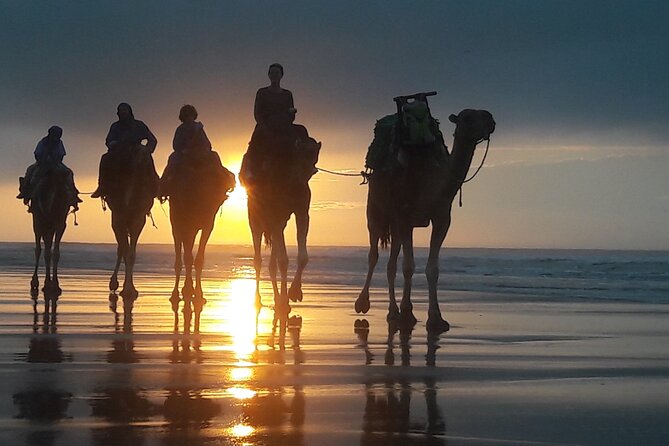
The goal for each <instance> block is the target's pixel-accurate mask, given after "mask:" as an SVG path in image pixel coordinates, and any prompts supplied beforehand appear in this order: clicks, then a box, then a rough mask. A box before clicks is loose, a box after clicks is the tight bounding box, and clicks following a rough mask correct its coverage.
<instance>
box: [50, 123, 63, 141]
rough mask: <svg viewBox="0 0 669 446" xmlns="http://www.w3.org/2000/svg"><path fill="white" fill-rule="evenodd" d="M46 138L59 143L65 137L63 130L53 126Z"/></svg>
mask: <svg viewBox="0 0 669 446" xmlns="http://www.w3.org/2000/svg"><path fill="white" fill-rule="evenodd" d="M46 136H47V138H48V139H50V140H51V141H58V140H59V139H60V138H62V136H63V129H61V128H60V127H58V126H57V125H52V126H51V127H49V131H48V133H47V135H46Z"/></svg>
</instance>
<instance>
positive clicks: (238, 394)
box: [227, 387, 258, 400]
mask: <svg viewBox="0 0 669 446" xmlns="http://www.w3.org/2000/svg"><path fill="white" fill-rule="evenodd" d="M227 392H228V393H229V394H230V395H232V396H233V397H234V398H236V399H238V400H248V399H250V398H253V397H254V396H256V393H258V392H256V391H255V390H251V389H247V388H244V387H231V388H229V389H228V390H227Z"/></svg>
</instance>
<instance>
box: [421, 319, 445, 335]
mask: <svg viewBox="0 0 669 446" xmlns="http://www.w3.org/2000/svg"><path fill="white" fill-rule="evenodd" d="M425 327H426V328H427V331H428V333H430V334H440V333H445V332H447V331H448V330H450V329H451V325H450V324H449V323H448V322H446V321H445V320H443V319H442V318H441V316H429V317H428V318H427V323H426V324H425Z"/></svg>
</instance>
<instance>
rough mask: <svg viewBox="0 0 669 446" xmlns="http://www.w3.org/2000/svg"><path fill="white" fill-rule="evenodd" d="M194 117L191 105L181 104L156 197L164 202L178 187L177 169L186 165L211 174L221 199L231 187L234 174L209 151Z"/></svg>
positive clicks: (208, 143) (201, 130)
mask: <svg viewBox="0 0 669 446" xmlns="http://www.w3.org/2000/svg"><path fill="white" fill-rule="evenodd" d="M197 116H198V113H197V109H196V108H195V107H194V106H192V105H184V106H183V107H181V110H179V120H180V121H181V124H180V125H179V127H177V129H176V131H175V132H174V139H173V140H172V148H173V150H174V151H173V152H172V154H170V156H169V158H168V160H167V166H166V167H165V171H164V172H163V175H162V177H161V180H160V191H159V193H158V196H159V198H160V199H161V200H163V201H164V199H165V198H166V197H169V196H170V195H171V193H172V192H173V191H174V188H175V187H177V185H176V182H175V180H176V178H177V177H178V176H179V171H180V169H181V168H182V167H183V166H184V165H186V164H190V165H192V166H193V167H195V168H197V169H203V173H205V176H207V175H206V174H207V173H208V172H207V171H209V173H211V174H213V176H214V177H215V178H216V182H215V185H214V187H215V188H216V190H217V192H216V193H217V194H220V195H221V198H222V199H223V200H225V199H226V198H227V193H228V192H229V191H230V190H231V189H232V188H234V182H235V180H234V174H233V173H232V172H230V171H229V170H228V169H226V168H225V167H224V166H223V164H222V163H221V159H220V157H219V156H218V153H216V152H215V151H213V150H212V147H211V142H210V141H209V138H208V137H207V134H206V133H205V131H204V125H203V124H202V123H201V122H199V121H196V119H197Z"/></svg>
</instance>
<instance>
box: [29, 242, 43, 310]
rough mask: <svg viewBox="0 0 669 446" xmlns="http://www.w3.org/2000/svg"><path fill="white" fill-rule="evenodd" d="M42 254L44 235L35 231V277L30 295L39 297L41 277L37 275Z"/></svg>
mask: <svg viewBox="0 0 669 446" xmlns="http://www.w3.org/2000/svg"><path fill="white" fill-rule="evenodd" d="M41 256H42V237H41V235H40V234H39V233H38V232H37V231H35V269H34V270H33V277H32V279H31V280H30V296H31V297H32V298H33V299H37V296H38V295H39V278H38V277H37V270H38V269H39V259H40V257H41Z"/></svg>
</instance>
